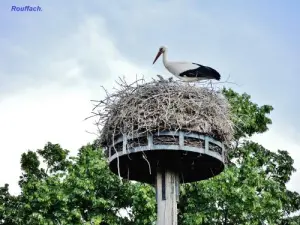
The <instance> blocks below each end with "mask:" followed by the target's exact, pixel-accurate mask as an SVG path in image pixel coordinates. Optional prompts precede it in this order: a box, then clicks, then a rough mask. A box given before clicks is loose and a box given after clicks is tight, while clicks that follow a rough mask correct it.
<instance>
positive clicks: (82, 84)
mask: <svg viewBox="0 0 300 225" xmlns="http://www.w3.org/2000/svg"><path fill="white" fill-rule="evenodd" d="M57 46H59V49H60V51H59V53H60V54H58V52H57V51H56V50H55V49H54V50H53V51H49V52H47V57H45V58H44V59H43V61H40V62H41V63H40V64H39V65H38V66H36V65H35V60H38V56H37V58H33V57H32V58H31V60H32V63H31V67H29V68H31V70H29V71H26V73H24V77H25V78H24V79H25V80H26V77H28V79H30V78H32V79H31V82H27V83H26V82H25V83H23V87H22V88H20V87H21V85H22V84H21V82H20V83H19V86H18V87H19V88H18V89H16V90H14V92H10V94H9V95H8V94H5V95H2V98H0V99H1V102H0V114H1V118H0V124H1V126H0V136H1V137H2V138H1V142H0V146H1V149H2V150H1V154H2V155H1V157H0V170H1V171H10V172H9V173H2V175H1V178H0V179H1V180H0V184H4V183H10V184H11V190H12V193H18V191H19V188H18V187H17V179H18V177H19V175H20V156H21V153H23V152H25V151H27V150H28V149H31V150H35V149H38V148H42V147H43V146H44V145H45V144H46V142H47V141H51V142H53V143H59V144H61V146H62V147H63V148H67V149H70V150H72V154H74V153H75V152H76V151H77V149H79V148H80V147H81V146H82V145H84V144H86V143H87V142H88V141H92V140H94V139H95V138H96V137H95V136H94V135H91V134H88V133H87V132H86V130H88V131H91V132H93V131H95V130H96V127H94V126H93V125H92V123H93V121H92V120H88V121H83V120H84V118H86V117H87V116H89V115H90V110H91V109H92V104H91V103H90V100H91V99H99V98H102V96H103V94H104V93H103V91H102V89H101V88H100V86H101V85H104V86H105V87H106V88H108V89H109V88H111V87H112V86H113V80H114V79H116V78H117V76H121V75H124V76H125V77H126V78H127V80H128V81H132V80H133V79H135V77H136V74H137V75H141V74H144V75H147V74H149V70H147V69H145V68H141V67H139V66H138V65H136V64H134V63H132V62H130V61H128V60H126V59H125V58H124V57H123V56H122V54H121V53H120V52H119V51H118V49H117V48H116V47H115V45H114V43H113V42H112V41H111V39H110V37H109V33H108V32H107V30H106V25H105V21H104V20H103V19H101V18H88V19H86V20H85V21H83V22H82V23H81V24H80V26H79V28H78V30H77V31H76V32H74V33H72V34H70V36H68V37H66V38H65V39H61V40H59V41H58V42H57ZM74 46H80V47H78V48H76V49H74ZM12 48H14V46H12ZM22 54H23V53H22ZM9 75H10V74H9V73H7V74H5V76H6V77H9Z"/></svg>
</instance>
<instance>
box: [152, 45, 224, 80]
mask: <svg viewBox="0 0 300 225" xmlns="http://www.w3.org/2000/svg"><path fill="white" fill-rule="evenodd" d="M161 54H162V55H163V63H164V66H165V67H166V69H167V70H168V71H169V72H170V73H171V74H173V75H174V76H176V77H177V78H179V79H180V80H182V81H185V82H195V81H202V80H212V79H214V80H220V79H221V75H220V74H219V72H218V71H216V70H215V69H213V68H211V67H208V66H203V65H200V64H198V63H193V62H169V61H168V60H167V56H166V55H167V48H166V47H164V46H162V47H160V48H159V51H158V53H157V55H156V57H155V59H154V61H153V64H154V63H155V62H156V60H157V59H158V58H159V57H160V55H161Z"/></svg>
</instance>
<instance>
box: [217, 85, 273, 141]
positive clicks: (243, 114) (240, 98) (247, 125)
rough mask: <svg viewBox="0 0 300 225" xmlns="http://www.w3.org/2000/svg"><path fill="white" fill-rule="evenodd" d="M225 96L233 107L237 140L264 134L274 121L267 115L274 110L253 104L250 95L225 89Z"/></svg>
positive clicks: (270, 107)
mask: <svg viewBox="0 0 300 225" xmlns="http://www.w3.org/2000/svg"><path fill="white" fill-rule="evenodd" d="M223 94H224V95H225V96H226V98H227V99H228V101H229V103H230V106H231V114H232V118H231V119H232V121H233V122H234V124H235V139H236V140H239V139H241V138H243V137H251V136H252V135H253V134H256V133H263V132H266V131H267V130H268V125H269V124H272V121H271V119H270V118H269V117H267V115H268V114H269V113H270V112H271V111H272V110H273V107H272V106H270V105H263V106H260V107H259V106H258V105H257V104H255V103H253V102H251V100H250V95H248V94H246V93H244V94H242V95H240V94H238V93H237V92H234V91H233V90H232V89H226V88H224V89H223Z"/></svg>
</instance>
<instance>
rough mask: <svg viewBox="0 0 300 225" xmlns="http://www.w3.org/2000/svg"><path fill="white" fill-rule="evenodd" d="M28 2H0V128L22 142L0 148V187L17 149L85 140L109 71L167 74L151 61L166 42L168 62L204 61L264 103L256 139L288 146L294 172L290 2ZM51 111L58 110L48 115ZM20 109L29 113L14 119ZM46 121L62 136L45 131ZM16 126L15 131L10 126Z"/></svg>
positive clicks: (294, 48) (296, 49)
mask: <svg viewBox="0 0 300 225" xmlns="http://www.w3.org/2000/svg"><path fill="white" fill-rule="evenodd" d="M34 3H36V4H38V5H40V6H41V7H42V9H43V11H42V12H35V13H33V12H11V11H10V8H11V6H12V5H16V6H22V5H24V4H25V3H24V1H20V0H19V1H14V3H13V4H12V3H11V2H8V1H5V2H4V1H1V3H0V29H1V32H0V52H1V53H2V54H0V114H1V113H2V114H3V115H5V116H7V118H6V119H2V120H0V134H2V137H3V140H14V139H17V138H18V135H22V136H23V137H24V142H23V144H22V143H18V144H16V145H15V146H14V145H11V146H10V145H8V141H6V142H5V141H4V144H2V145H3V146H2V148H4V147H5V149H6V148H10V150H6V151H4V150H3V151H2V153H1V154H3V155H1V157H0V158H1V162H3V163H4V162H6V164H3V165H5V166H7V167H9V166H11V167H10V168H11V170H12V171H14V172H12V174H11V176H8V175H4V174H3V175H2V174H1V173H0V182H1V183H4V182H9V181H10V182H14V183H15V184H16V180H17V179H18V173H19V157H20V154H21V153H22V152H23V151H26V150H27V149H29V148H31V149H34V148H40V147H42V146H43V145H44V142H45V141H48V140H49V141H60V143H62V144H65V145H66V146H64V147H71V148H75V149H73V151H75V150H76V148H79V147H80V145H83V144H85V143H86V141H88V140H92V139H93V137H91V136H88V135H87V134H86V133H85V134H83V133H84V130H85V129H87V127H88V128H89V129H90V128H91V127H92V125H91V124H87V123H84V125H83V123H82V119H83V118H84V117H85V116H86V115H88V113H89V110H90V109H91V108H89V104H90V103H89V100H90V99H92V98H101V95H102V93H101V90H100V88H99V87H100V85H105V86H106V87H111V86H112V84H113V80H114V79H115V78H116V77H118V76H122V75H125V76H126V78H128V79H134V78H135V76H136V74H144V75H145V76H146V77H151V76H155V75H156V73H157V71H159V73H160V74H166V75H167V72H166V71H165V70H164V68H163V66H162V64H161V63H157V64H155V66H152V60H153V57H154V56H155V54H156V52H157V50H158V48H159V47H160V46H161V45H166V46H168V48H169V58H170V60H172V59H174V60H184V61H194V62H197V63H200V64H204V65H209V66H212V67H213V68H215V69H217V70H218V71H220V72H221V74H222V77H223V79H226V78H227V77H228V76H229V75H230V81H232V82H235V83H237V84H239V85H240V86H233V88H234V89H235V90H237V91H239V92H247V93H249V94H250V95H251V96H252V98H253V101H255V102H257V103H259V104H271V105H273V106H274V108H275V110H274V112H273V113H272V119H273V125H272V126H271V127H270V128H271V130H270V132H269V133H267V134H265V135H262V136H258V137H256V138H257V140H259V141H260V142H261V143H263V144H264V145H265V146H266V147H268V148H272V149H273V150H276V149H277V148H280V149H286V150H288V151H290V152H291V154H292V156H293V158H294V159H295V160H296V161H295V166H296V167H297V168H299V169H300V153H299V152H298V151H299V150H298V148H299V147H300V141H299V140H300V131H299V127H300V117H299V116H298V114H299V111H300V106H299V104H297V103H298V99H299V89H298V83H299V82H300V78H299V76H298V71H299V70H300V64H299V63H298V61H299V58H300V44H299V41H298V40H300V29H299V24H300V15H299V13H298V12H299V7H300V3H299V2H298V1H292V0H291V1H289V3H284V2H282V1H279V0H274V1H271V0H269V1H264V2H262V1H258V0H257V1H248V2H247V3H246V2H245V1H243V3H241V1H237V0H236V1H233V0H232V1H226V2H225V1H217V0H216V1H213V2H212V1H196V0H194V1H189V0H188V1H183V0H181V1H179V0H173V1H170V0H169V1H150V0H145V1H138V0H132V1H125V0H120V1H92V0H91V1H88V2H83V1H78V0H75V1H63V2H62V1H58V0H52V1H44V2H43V3H41V2H40V1H31V2H30V3H27V4H28V5H33V4H34ZM297 9H298V10H297ZM168 76H169V75H168ZM20 101H21V102H23V104H20ZM24 102H25V103H26V104H25V103H24ZM49 102H51V104H50V103H49ZM29 105H30V107H29ZM50 106H51V107H50ZM20 107H23V108H20ZM45 107H49V109H48V110H46V108H45ZM56 107H57V108H58V107H60V111H64V113H61V114H60V113H57V112H55V110H54V109H55V108H56ZM16 111H19V112H20V114H18V113H16ZM22 111H26V112H27V113H28V114H26V115H27V117H24V118H23V119H20V116H21V117H22V113H21V112H22ZM36 111H38V112H39V111H40V112H39V113H37V112H36ZM35 113H37V114H35ZM41 113H42V114H41ZM70 114H72V117H71V118H70V117H69V115H70ZM38 115H42V116H41V118H39V119H37V116H38ZM23 116H24V115H23ZM64 116H66V117H68V118H65V117H64ZM71 119H73V120H71ZM24 120H26V124H23V123H24ZM45 120H47V121H48V123H49V124H48V123H46V124H45V126H44V127H43V126H40V125H39V126H38V124H40V123H41V122H42V121H45ZM1 121H2V122H3V123H4V122H5V126H4V125H1ZM72 121H73V124H72ZM75 121H76V122H75ZM10 122H11V123H10ZM55 123H57V126H59V127H60V128H61V129H62V130H64V132H62V133H59V135H58V134H54V133H55V126H54V125H53V124H55ZM70 124H72V126H70ZM76 124H78V126H77V125H76ZM25 125H26V126H27V128H26V129H25V128H24V126H25ZM47 125H49V126H52V125H53V127H52V128H51V129H48V128H47ZM19 126H21V127H23V128H22V129H23V130H22V132H23V133H22V134H21V133H16V132H15V131H16V130H18V129H19ZM37 127H38V128H39V129H40V131H39V135H41V136H40V139H39V140H37V139H38V138H39V136H38V137H36V138H33V136H34V135H36V133H35V132H34V131H32V130H35V129H37ZM7 129H11V131H10V132H7ZM70 129H71V130H72V131H70ZM74 130H76V132H75V131H74ZM52 132H53V133H52ZM72 132H75V133H72ZM26 135H28V137H27V136H26ZM72 135H77V136H76V137H75V138H74V137H72V138H71V137H70V136H72ZM51 138H52V139H53V140H52V139H51ZM72 139H73V140H74V139H76V141H75V142H76V143H75V142H74V141H73V142H72ZM22 140H23V139H22ZM26 140H30V141H28V142H27V141H26ZM43 141H44V142H43ZM0 145H1V141H0ZM16 148H18V149H16ZM10 154H11V155H10ZM1 162H0V164H1ZM7 162H10V163H7ZM16 168H18V169H16ZM1 169H3V168H2V167H1ZM2 171H3V170H2ZM2 176H3V177H2ZM297 177H298V179H297ZM7 179H8V180H7ZM299 179H300V175H299V173H297V175H295V176H294V177H293V180H292V183H291V187H292V188H293V189H297V190H298V191H300V189H299V183H300V181H299Z"/></svg>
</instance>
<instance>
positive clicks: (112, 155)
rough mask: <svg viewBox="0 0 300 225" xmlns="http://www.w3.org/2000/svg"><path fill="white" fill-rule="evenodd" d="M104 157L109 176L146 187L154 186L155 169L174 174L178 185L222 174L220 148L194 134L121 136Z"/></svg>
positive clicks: (167, 132)
mask: <svg viewBox="0 0 300 225" xmlns="http://www.w3.org/2000/svg"><path fill="white" fill-rule="evenodd" d="M105 153H106V155H107V157H108V159H109V167H110V169H111V171H112V172H114V173H115V174H117V175H120V176H121V177H123V178H125V179H129V180H135V181H140V182H144V183H148V184H154V183H155V179H156V174H157V169H158V168H162V169H164V168H167V169H169V170H172V171H174V172H176V173H178V175H179V180H180V183H189V182H194V181H199V180H205V179H208V178H211V177H213V176H216V175H218V174H220V173H221V172H222V171H223V170H224V160H225V159H224V158H225V156H224V146H223V144H222V143H221V142H219V141H217V140H215V139H213V138H211V137H209V136H206V135H202V134H199V133H196V132H184V131H177V132H175V131H174V132H171V131H165V132H156V133H154V134H146V135H137V136H135V137H128V136H126V135H122V136H119V137H118V138H117V139H116V141H115V142H114V143H113V144H111V145H110V146H108V147H107V148H106V150H105Z"/></svg>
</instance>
